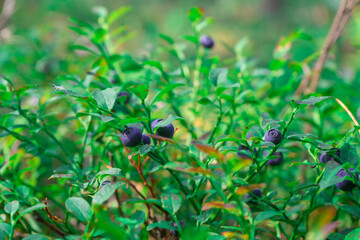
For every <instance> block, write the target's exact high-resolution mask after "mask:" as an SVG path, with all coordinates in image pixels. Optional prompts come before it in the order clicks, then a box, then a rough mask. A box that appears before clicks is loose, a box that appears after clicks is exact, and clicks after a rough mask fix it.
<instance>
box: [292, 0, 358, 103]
mask: <svg viewBox="0 0 360 240" xmlns="http://www.w3.org/2000/svg"><path fill="white" fill-rule="evenodd" d="M359 2H360V0H343V1H342V3H341V4H340V7H339V9H338V11H337V13H336V16H335V18H334V21H333V23H332V25H331V28H330V30H329V33H328V35H327V37H326V40H325V43H324V45H323V47H322V49H321V54H320V56H319V58H318V59H317V61H316V63H315V65H314V68H313V70H312V73H311V74H309V75H307V76H305V77H304V78H303V80H302V81H301V83H300V85H299V87H298V89H297V90H296V92H295V95H296V96H300V95H301V94H302V93H306V94H308V93H310V92H315V91H316V88H317V86H318V83H319V78H320V74H321V72H322V69H323V67H324V64H325V61H326V59H327V58H328V55H329V52H330V50H331V48H332V47H333V46H334V44H335V43H336V41H337V40H338V39H339V38H340V36H341V34H342V33H343V31H344V29H345V26H346V24H347V22H348V21H349V19H350V16H351V14H352V11H353V10H354V8H355V7H356V5H357V4H358V3H359ZM309 84H310V86H309Z"/></svg>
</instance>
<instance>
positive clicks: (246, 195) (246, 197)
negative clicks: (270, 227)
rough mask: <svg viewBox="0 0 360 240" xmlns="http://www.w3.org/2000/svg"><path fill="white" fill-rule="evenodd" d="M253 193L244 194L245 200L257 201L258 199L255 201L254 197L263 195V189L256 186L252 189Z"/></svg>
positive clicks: (249, 201)
mask: <svg viewBox="0 0 360 240" xmlns="http://www.w3.org/2000/svg"><path fill="white" fill-rule="evenodd" d="M251 193H252V194H251V195H250V194H245V195H244V200H245V201H247V202H248V203H252V204H254V203H256V201H253V200H252V199H258V198H261V197H262V193H261V190H260V189H259V188H255V189H254V190H252V191H251Z"/></svg>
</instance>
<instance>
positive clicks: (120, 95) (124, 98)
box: [117, 91, 130, 104]
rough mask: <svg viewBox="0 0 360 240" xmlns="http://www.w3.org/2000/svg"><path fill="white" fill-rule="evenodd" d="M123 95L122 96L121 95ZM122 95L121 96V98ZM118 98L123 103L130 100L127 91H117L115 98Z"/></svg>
mask: <svg viewBox="0 0 360 240" xmlns="http://www.w3.org/2000/svg"><path fill="white" fill-rule="evenodd" d="M123 96H124V97H123ZM121 97H122V98H121ZM119 98H121V99H120V102H121V103H125V104H128V103H129V101H130V94H129V93H128V92H125V91H123V92H119V93H118V95H117V99H118V100H119Z"/></svg>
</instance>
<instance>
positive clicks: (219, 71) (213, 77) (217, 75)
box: [209, 68, 228, 87]
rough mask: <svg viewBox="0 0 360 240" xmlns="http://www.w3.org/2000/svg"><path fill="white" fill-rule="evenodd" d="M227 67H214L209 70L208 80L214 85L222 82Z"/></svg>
mask: <svg viewBox="0 0 360 240" xmlns="http://www.w3.org/2000/svg"><path fill="white" fill-rule="evenodd" d="M227 74H228V69H227V68H215V69H212V70H211V71H210V75H209V78H210V81H211V83H212V84H213V85H214V86H215V87H216V86H217V85H218V84H219V83H223V82H225V81H226V79H227Z"/></svg>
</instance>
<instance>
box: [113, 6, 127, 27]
mask: <svg viewBox="0 0 360 240" xmlns="http://www.w3.org/2000/svg"><path fill="white" fill-rule="evenodd" d="M130 10H131V7H130V6H123V7H120V8H119V9H117V10H115V11H112V12H111V13H110V14H109V17H108V19H107V23H108V24H109V25H111V24H112V23H113V22H115V21H116V20H117V19H119V18H120V17H121V16H123V15H124V14H126V13H128V12H129V11H130Z"/></svg>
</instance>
